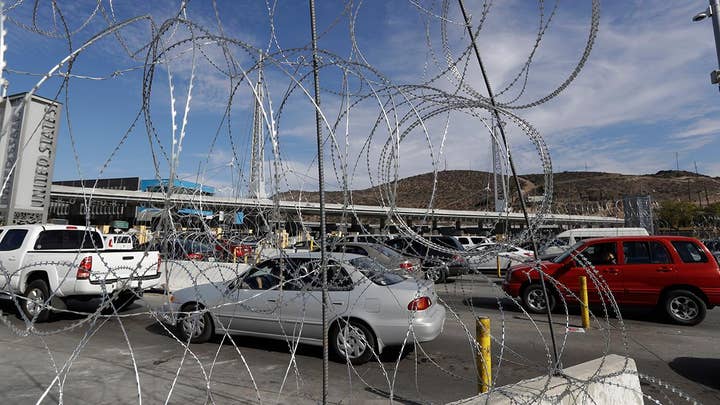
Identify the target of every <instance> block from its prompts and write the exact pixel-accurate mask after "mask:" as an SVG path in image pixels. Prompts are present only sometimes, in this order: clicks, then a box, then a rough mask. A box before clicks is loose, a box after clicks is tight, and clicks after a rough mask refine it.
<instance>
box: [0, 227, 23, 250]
mask: <svg viewBox="0 0 720 405" xmlns="http://www.w3.org/2000/svg"><path fill="white" fill-rule="evenodd" d="M27 232H28V231H27V229H10V230H9V231H7V233H6V234H5V237H4V238H3V239H2V242H0V251H8V250H15V249H18V248H20V246H22V243H23V241H24V240H25V235H27Z"/></svg>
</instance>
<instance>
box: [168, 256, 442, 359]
mask: <svg viewBox="0 0 720 405" xmlns="http://www.w3.org/2000/svg"><path fill="white" fill-rule="evenodd" d="M326 257H327V260H328V267H327V272H328V280H329V281H328V284H329V286H330V288H329V290H330V291H329V298H330V301H331V302H332V305H331V311H329V314H328V316H329V319H328V323H329V325H330V329H329V342H330V350H331V353H332V354H333V355H334V357H335V358H336V359H338V360H344V361H349V362H350V363H352V364H361V363H364V362H367V361H368V360H370V359H371V358H373V357H374V356H377V355H379V354H380V353H382V351H383V350H384V349H385V348H386V347H388V346H395V345H401V344H402V343H403V342H405V340H406V337H407V336H408V331H411V332H410V336H414V337H415V338H416V339H417V340H418V341H419V342H427V341H430V340H433V339H435V338H436V337H437V336H438V335H439V334H440V333H441V331H442V329H443V324H444V322H445V307H443V306H442V305H440V304H439V303H438V298H437V295H436V293H435V290H434V288H433V284H432V283H431V282H428V281H425V280H420V281H418V280H416V279H408V278H406V277H401V276H399V275H397V274H394V273H391V272H388V271H387V269H385V268H384V267H382V266H381V265H379V264H378V263H377V262H375V261H374V260H372V259H370V258H368V257H364V256H359V255H352V254H338V253H328V254H327V256H326ZM321 274H322V273H321V272H320V254H319V253H300V254H290V255H283V256H280V257H275V258H272V259H269V260H266V261H263V262H261V263H259V264H257V265H255V266H253V267H252V268H250V269H249V270H248V272H246V273H245V274H244V275H243V276H241V277H238V278H237V279H235V280H231V281H228V282H226V283H222V284H202V285H197V286H193V287H189V288H185V289H182V290H178V291H176V292H174V293H173V294H172V296H171V298H170V300H171V302H172V304H170V305H169V306H170V308H169V309H170V310H171V311H172V313H176V314H179V315H178V317H177V322H176V327H177V330H178V333H179V335H180V338H181V339H182V340H185V341H189V342H191V343H202V342H205V341H207V340H208V339H209V338H210V337H211V336H212V335H213V334H215V333H222V332H224V331H227V332H229V333H233V334H241V335H250V336H257V337H263V338H272V339H281V340H286V339H299V341H300V342H301V343H307V344H311V345H321V344H322V334H323V328H322V323H321V311H322V306H321V302H322V297H321V294H322V290H321V288H320V286H321V285H322V283H321ZM359 303H362V304H359ZM288 334H290V335H289V336H288ZM293 334H296V335H293Z"/></svg>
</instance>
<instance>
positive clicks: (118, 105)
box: [5, 0, 720, 194]
mask: <svg viewBox="0 0 720 405" xmlns="http://www.w3.org/2000/svg"><path fill="white" fill-rule="evenodd" d="M26 3H27V2H26ZM216 4H217V7H216V8H217V14H216V12H215V9H214V7H213V4H212V3H211V2H209V1H198V0H195V1H190V2H189V5H188V7H187V9H186V11H185V13H184V14H182V15H181V16H182V17H183V18H186V19H187V20H190V21H192V22H193V23H194V24H195V25H193V28H192V29H189V28H188V26H187V25H185V24H182V23H177V22H176V23H174V24H172V25H170V26H169V29H168V30H166V31H164V32H163V35H161V36H160V37H159V38H160V40H159V41H157V42H156V44H157V45H158V48H157V49H160V50H162V49H164V48H165V47H168V46H170V45H171V44H174V45H173V46H172V47H171V48H170V49H169V50H167V52H164V53H163V54H162V55H163V57H162V58H161V59H158V60H157V62H158V63H157V64H155V65H149V64H146V58H147V57H148V55H150V53H149V52H148V50H149V49H150V48H148V47H147V45H148V44H150V43H151V42H152V40H153V37H152V35H153V32H154V31H153V30H157V29H158V28H160V27H162V26H163V24H164V23H165V22H167V21H168V20H169V19H171V18H173V17H175V16H177V15H178V12H179V9H180V2H178V1H169V0H163V1H152V2H149V1H123V2H117V1H114V2H109V1H102V2H101V3H100V8H98V7H97V5H98V3H97V2H94V1H73V2H67V4H65V3H63V4H61V5H60V9H56V10H53V9H52V8H51V6H50V4H49V3H48V4H43V5H41V6H40V8H39V9H38V12H37V15H35V16H33V4H32V3H27V4H25V3H23V4H20V5H18V6H17V7H15V8H12V9H10V10H9V11H8V13H7V15H8V17H9V20H8V21H7V22H6V29H7V30H8V36H7V42H8V51H7V53H6V60H7V69H8V72H6V74H5V77H6V78H7V79H8V80H9V83H10V85H9V86H10V87H9V92H10V93H11V94H13V93H19V92H23V91H27V90H29V89H30V88H32V87H33V86H34V84H35V83H37V82H38V81H39V79H40V77H39V76H38V75H42V74H44V73H46V72H48V71H49V70H50V69H51V68H52V67H53V66H54V65H55V64H57V63H59V61H61V60H62V59H63V58H64V57H65V56H67V55H68V54H69V53H70V52H71V51H72V50H75V49H78V48H79V47H80V46H82V45H83V44H84V43H85V42H86V41H87V40H88V39H89V38H92V37H93V36H95V35H96V34H98V33H100V32H102V31H103V30H106V29H107V28H108V27H111V26H113V25H114V24H117V23H118V22H121V21H125V20H128V19H130V18H132V17H136V16H141V15H147V16H148V18H146V19H142V20H139V21H137V22H134V23H132V24H129V25H127V26H125V27H123V28H122V29H119V30H117V31H114V32H113V33H112V34H111V35H106V36H104V37H102V38H101V39H100V40H98V41H97V42H95V43H93V44H92V45H91V46H89V47H88V48H87V49H86V50H85V51H83V52H81V53H79V54H78V57H77V59H76V60H75V63H74V66H73V70H72V74H73V75H76V76H73V77H72V78H71V79H70V81H69V85H68V86H67V87H62V86H61V84H62V80H61V78H60V77H54V78H52V79H50V80H49V81H47V82H46V83H45V84H44V85H43V86H42V87H41V88H40V89H39V90H38V94H39V95H41V96H44V97H49V98H58V100H59V101H60V102H62V103H63V104H64V112H65V113H66V117H65V120H64V121H63V122H62V124H61V133H60V140H59V146H58V155H57V160H56V169H55V179H57V180H61V179H76V178H80V177H82V178H96V177H121V176H140V177H143V178H153V177H157V176H159V177H167V176H168V174H169V167H170V165H171V162H170V158H169V155H170V152H169V151H170V150H171V149H172V141H173V136H172V125H171V106H170V105H171V103H170V99H171V97H170V91H169V79H168V74H170V75H171V77H172V82H173V86H174V87H173V89H174V96H175V100H176V110H177V116H176V123H177V125H178V127H181V125H182V118H183V113H184V110H185V101H186V95H187V90H188V84H189V82H190V78H191V74H192V73H193V72H194V76H193V89H192V98H191V101H190V104H189V105H190V109H189V114H188V120H187V122H188V124H187V127H186V131H185V133H186V135H185V137H184V139H183V140H182V151H181V153H179V155H178V159H179V160H178V163H177V169H176V172H177V175H178V176H179V177H181V178H183V179H186V180H199V181H201V182H203V183H205V184H208V185H213V186H216V187H218V188H219V189H220V190H222V192H223V193H225V194H231V193H235V194H243V193H245V192H246V188H247V185H246V183H247V175H248V169H247V163H248V160H249V139H250V131H251V110H250V106H251V105H252V100H253V96H252V93H251V91H250V87H249V86H248V85H247V80H244V81H242V82H241V83H240V84H239V85H238V87H237V90H236V92H235V93H234V94H233V97H232V98H231V97H230V94H231V92H230V89H231V88H232V87H231V86H232V85H233V84H237V83H238V81H239V79H240V78H243V71H248V70H249V69H251V68H252V67H253V65H254V63H255V60H256V56H257V49H263V50H265V51H267V52H268V53H269V54H271V57H272V60H271V61H268V62H267V63H266V67H265V77H266V80H265V83H266V86H267V88H266V89H267V95H266V97H265V104H264V108H265V113H266V116H265V117H266V127H267V129H268V130H270V129H272V130H273V131H275V133H276V134H277V139H278V142H279V149H278V151H279V157H280V159H274V158H273V153H272V148H271V142H270V141H268V142H267V150H266V163H265V167H266V170H267V171H268V192H272V189H274V188H275V187H277V188H279V189H287V188H297V187H301V188H304V189H314V188H316V186H315V184H314V182H315V181H316V180H315V179H316V178H317V171H316V169H315V168H314V166H313V165H314V159H315V151H316V149H315V148H316V146H315V132H314V128H315V124H314V110H313V106H312V103H311V101H310V98H309V96H308V94H307V93H304V92H303V88H304V89H305V90H307V91H308V92H311V91H312V81H311V80H312V79H311V77H310V76H308V73H309V70H308V68H307V65H306V64H305V63H302V62H303V61H307V60H308V58H309V57H310V53H309V51H308V49H307V46H308V44H309V39H310V36H309V35H310V31H309V26H308V24H309V22H308V21H309V20H308V11H307V4H306V2H304V1H287V0H286V1H278V2H277V3H273V2H270V1H269V0H268V2H264V1H252V2H244V1H242V2H241V1H229V0H228V1H218V2H217V3H216ZM317 4H318V28H319V32H320V33H321V37H320V40H319V47H320V48H321V49H322V50H323V51H324V53H323V62H327V66H326V67H324V68H323V69H322V70H321V72H320V81H321V86H322V87H323V93H322V110H323V113H324V115H325V117H326V119H327V120H328V122H329V123H330V126H331V127H332V129H333V131H330V130H329V129H328V128H325V131H324V133H325V134H326V135H327V134H329V133H332V134H333V136H334V145H335V146H331V145H333V142H329V143H328V144H327V145H326V148H325V150H326V154H327V155H328V156H327V160H326V170H327V171H326V173H327V177H328V184H329V186H330V187H331V188H337V187H339V184H341V182H342V175H341V174H342V173H347V179H348V180H347V181H348V182H349V187H352V188H359V187H366V186H368V185H370V184H374V183H377V182H378V181H381V180H383V179H387V178H388V177H387V176H388V174H387V173H388V172H386V170H390V173H391V175H392V173H394V172H395V170H396V169H397V173H398V175H400V176H407V175H412V174H419V173H423V172H427V171H431V170H433V168H434V167H435V168H440V169H442V168H446V167H447V168H448V169H468V168H471V169H475V170H486V171H487V170H490V169H491V163H490V152H489V145H490V144H489V139H490V138H489V134H488V131H487V129H486V128H485V125H484V124H483V122H482V120H481V119H483V118H487V117H489V114H487V112H486V111H484V110H482V109H474V110H473V109H470V108H454V109H451V110H450V112H448V113H442V114H437V115H434V116H432V117H427V118H426V119H423V120H420V121H418V120H414V119H411V120H410V121H409V122H405V121H400V124H398V120H401V117H402V116H403V114H407V113H410V117H412V116H413V108H415V112H416V113H417V114H419V115H422V112H424V111H431V110H434V109H439V108H441V107H442V106H443V105H444V104H443V103H446V104H447V103H448V102H449V101H448V100H451V99H452V100H457V99H455V98H447V97H444V98H443V99H442V100H440V99H438V98H437V97H429V96H432V95H435V96H436V95H439V94H446V93H443V92H447V93H453V92H455V90H456V87H454V81H453V79H452V78H451V77H450V76H451V75H450V74H448V73H447V72H446V69H447V63H446V61H445V56H446V55H445V54H444V52H445V51H444V49H443V33H442V24H441V22H442V21H446V22H447V24H446V28H447V30H446V32H447V36H446V37H447V42H446V43H447V51H448V52H450V55H451V56H452V57H451V59H452V60H455V59H456V58H458V57H459V55H460V54H461V53H462V52H463V51H464V50H465V49H466V47H467V45H468V36H467V35H466V33H465V32H464V28H463V27H462V26H461V25H460V24H459V22H460V18H461V15H460V13H459V9H458V7H457V4H456V3H455V2H454V1H450V2H449V3H448V4H449V8H448V9H447V14H446V15H444V16H443V9H442V7H441V5H442V2H435V1H421V0H412V1H389V2H385V1H380V0H366V1H364V2H358V1H354V2H352V3H347V2H341V1H323V0H319V1H318V2H317ZM467 4H468V6H470V7H471V14H472V15H473V16H475V17H474V20H473V21H474V23H477V21H478V20H479V19H480V16H481V8H480V7H481V3H480V2H471V1H467ZM539 4H543V5H544V9H543V10H542V15H543V18H544V21H545V22H546V21H547V18H548V17H549V16H550V14H551V11H552V10H553V8H554V6H555V2H553V1H546V2H543V3H537V2H532V1H522V0H517V1H498V2H493V6H492V8H491V9H490V10H489V12H488V14H487V17H486V20H485V21H484V23H483V27H482V30H481V31H480V36H479V39H478V43H479V47H480V52H481V54H482V57H483V60H484V62H485V64H486V67H487V71H488V74H489V78H490V81H491V83H492V86H493V88H494V89H495V90H496V91H499V89H503V88H505V87H506V86H507V85H508V84H510V83H511V82H512V80H513V78H514V77H515V76H516V75H517V74H518V72H520V71H521V69H522V67H523V65H524V64H525V61H526V60H527V58H528V56H529V55H530V53H531V50H532V47H533V44H534V42H535V39H536V33H537V31H538V24H539V21H540V15H541V10H540V9H539ZM590 5H591V2H590V1H565V2H560V3H559V4H558V6H557V9H556V11H555V13H554V15H553V16H552V17H553V18H552V21H551V23H550V24H549V26H548V28H547V30H546V31H545V33H544V35H543V37H542V40H541V42H540V46H539V47H538V49H537V51H536V52H535V54H534V57H533V60H532V63H531V65H530V70H529V75H528V76H527V85H526V86H525V88H524V90H523V92H522V93H521V95H520V98H519V99H518V100H517V101H514V104H515V105H520V104H523V103H526V102H530V101H533V100H535V99H537V98H538V97H542V96H544V95H546V94H547V93H549V92H551V91H552V90H553V89H554V88H556V87H557V86H558V85H559V84H560V83H562V82H563V81H564V80H565V79H566V78H567V76H568V75H569V74H570V72H571V71H572V69H573V68H574V66H575V64H576V63H577V61H578V59H579V58H580V55H581V54H582V51H583V49H584V46H585V43H586V41H587V37H588V32H589V30H590V10H591V7H590ZM706 6H707V2H705V1H700V0H698V1H688V2H667V1H634V2H631V1H604V2H602V8H601V19H600V29H599V34H598V37H597V40H596V41H595V44H594V47H593V51H592V53H591V55H590V58H589V60H588V62H587V63H586V65H585V67H584V68H583V70H582V71H581V72H580V74H579V76H578V77H577V78H576V79H575V80H574V81H573V82H572V83H571V84H570V86H569V87H568V88H567V89H566V90H565V91H563V92H562V93H560V94H559V96H558V97H556V98H554V99H552V100H550V101H548V102H546V103H544V104H541V105H539V106H536V107H533V108H529V109H518V110H513V112H514V113H515V114H517V115H518V116H519V117H521V118H522V119H523V120H525V121H527V122H528V123H530V124H531V125H532V126H533V127H534V128H536V129H537V130H538V131H539V133H540V134H541V135H542V137H543V139H544V141H545V143H546V144H547V145H548V148H549V150H550V156H551V159H552V164H553V169H554V170H555V171H564V170H585V168H586V167H587V168H588V170H593V171H608V172H619V173H627V174H637V173H654V172H656V171H658V170H666V169H672V168H674V167H675V153H676V152H677V154H678V157H679V164H680V168H681V169H686V170H694V165H695V164H697V167H698V169H699V171H700V172H702V173H705V174H709V175H713V176H718V175H720V162H718V160H717V157H716V156H717V152H718V151H720V139H719V138H718V136H717V133H718V131H720V118H717V112H718V106H719V105H720V104H719V103H718V102H719V101H720V92H719V91H718V89H717V87H716V86H712V85H711V84H710V82H709V72H710V71H711V70H712V69H714V68H715V67H716V65H717V60H716V57H715V48H714V42H713V36H712V24H711V23H710V21H708V20H706V21H703V22H700V23H693V22H691V17H692V16H693V15H694V14H695V13H697V12H699V11H701V10H704V8H705V7H706ZM271 14H272V17H273V18H272V19H271V18H270V15H271ZM61 17H62V18H61ZM217 17H219V22H220V23H219V22H218V18H217ZM63 19H64V21H65V23H66V24H67V27H68V31H70V32H71V33H72V35H71V36H70V41H68V39H67V36H66V35H65V34H64V33H63V28H62V27H63ZM271 21H272V23H271ZM351 21H352V24H351ZM153 26H154V27H155V28H152V27H153ZM351 27H352V28H353V29H352V30H351ZM203 30H205V31H206V32H208V33H210V34H211V35H213V37H212V38H208V37H205V38H196V39H195V40H191V38H192V36H193V35H195V36H202V35H203ZM155 32H157V31H155ZM221 32H222V33H223V34H222V35H221ZM272 33H274V37H273V36H272V35H271V34H272ZM217 36H223V37H225V38H228V39H230V40H232V41H229V42H227V43H226V44H227V47H226V49H225V50H223V48H222V47H221V46H219V43H218V41H217V40H216V39H217ZM353 38H354V39H355V41H356V45H357V47H356V48H355V47H353V41H352V39H353ZM156 39H157V38H156ZM246 46H248V47H251V48H250V49H247V48H246ZM125 49H127V50H130V53H128V52H126V50H125ZM226 52H227V54H226ZM227 55H230V56H231V58H228V57H227ZM193 60H195V69H194V70H193V68H192V66H193ZM460 60H461V62H460V64H459V65H458V69H459V70H460V71H463V69H464V67H465V65H466V60H467V58H465V59H462V58H461V59H460ZM229 61H231V62H229ZM364 65H367V66H364ZM150 66H153V67H154V76H153V77H152V82H151V83H152V86H151V87H150V88H151V92H150V95H149V98H148V105H149V107H150V108H149V113H148V115H147V116H148V117H149V118H150V121H148V120H146V119H145V114H141V113H143V110H142V107H143V84H144V83H146V84H147V83H150V82H147V81H146V82H143V74H144V72H146V71H147V70H146V69H147V68H148V67H150ZM61 71H63V72H65V71H66V67H65V68H63V69H61ZM113 72H121V73H116V74H115V75H112V73H113ZM232 72H235V73H234V79H232V80H231V78H230V77H229V75H231V74H232ZM344 73H345V74H346V75H345V76H344V75H343V74H344ZM443 73H444V74H443ZM438 74H441V76H440V79H438V80H435V81H432V82H430V83H426V82H427V81H428V79H429V78H432V77H435V76H437V75H438ZM111 75H112V76H111ZM109 76H111V77H109ZM256 76H257V75H256V73H254V72H251V73H250V74H249V78H250V79H252V80H255V78H256ZM88 77H90V78H88ZM108 77H109V78H108ZM344 77H345V78H347V81H346V83H345V82H344V81H343V78H344ZM91 78H95V79H99V78H104V79H103V80H95V79H91ZM463 80H464V81H465V84H466V85H467V86H468V88H470V89H471V90H476V91H478V92H480V93H481V94H485V90H484V87H483V84H482V77H481V75H480V73H479V70H478V69H477V66H476V63H475V61H474V59H470V60H469V62H468V63H467V70H466V73H465V76H464V79H463ZM298 83H299V84H301V85H302V86H301V87H302V88H299V87H297V86H295V85H297V84H298ZM523 83H524V80H522V79H521V80H520V81H518V82H517V83H516V85H515V86H514V87H512V88H511V89H510V90H508V91H507V92H506V93H504V94H503V95H501V96H500V97H499V100H500V101H501V102H508V101H510V100H512V99H514V98H515V97H516V95H518V94H519V92H520V89H521V87H522V86H521V85H522V84H523ZM345 84H346V85H347V87H343V86H344V85H345ZM420 84H426V85H427V86H429V88H427V89H425V90H420V89H419V88H417V87H415V88H412V87H397V86H407V85H410V86H412V85H420ZM345 88H346V89H349V92H350V93H351V94H350V95H349V96H347V97H343V96H342V94H343V93H344V91H343V89H345ZM398 88H401V89H403V90H402V91H400V92H398V90H397V89H398ZM288 89H290V90H291V92H290V93H289V96H287V97H285V94H286V93H287V92H288ZM362 95H368V96H369V97H367V98H361V96H362ZM420 95H423V96H427V99H428V100H429V101H421V99H420V98H413V99H412V103H411V105H412V108H410V107H409V105H408V104H407V103H404V101H405V100H406V99H407V98H410V97H412V96H420ZM455 96H460V97H462V98H463V99H464V100H470V101H472V96H471V91H470V92H468V91H467V89H465V90H461V91H459V92H455ZM229 100H231V101H232V102H231V103H229ZM347 101H349V102H351V103H353V105H352V108H351V109H345V107H346V104H344V102H347ZM393 104H394V105H396V106H397V108H396V109H395V110H393V109H392V105H393ZM470 104H472V103H470ZM473 105H474V104H473ZM228 106H229V107H228ZM468 107H469V106H468ZM475 107H477V105H475ZM226 110H229V120H228V115H226V114H225V112H226ZM341 112H344V114H341ZM395 112H397V114H398V115H397V116H396V115H395V114H394V113H395ZM138 114H141V116H140V119H139V120H138V121H137V122H135V124H134V120H135V118H136V116H137V115H138ZM473 114H474V115H476V116H473ZM378 120H379V121H378ZM376 121H378V122H379V124H380V125H379V126H378V127H377V128H376V129H375V131H374V132H373V127H374V125H375V123H376ZM413 121H416V122H415V124H417V125H416V126H415V127H412V126H411V125H410V123H412V122H413ZM228 122H229V123H228ZM150 123H151V125H150ZM507 129H508V134H509V137H510V144H511V152H512V154H513V156H514V158H515V162H516V165H517V166H518V169H519V171H520V172H521V173H538V172H541V170H542V168H541V166H540V161H539V159H538V157H537V151H536V150H535V148H534V146H533V144H532V143H531V142H530V141H529V140H528V139H527V136H526V135H525V134H524V133H523V132H522V131H521V130H520V129H519V128H518V127H517V126H514V125H512V124H509V125H508V127H507ZM405 130H408V131H407V136H406V137H404V138H403V140H402V142H400V146H399V153H398V156H397V157H396V159H391V160H389V161H388V160H383V159H384V157H385V155H383V150H384V145H386V142H388V141H389V142H390V145H392V144H393V143H394V142H395V141H396V136H397V134H399V133H402V132H403V131H405ZM370 134H372V138H369V135H370ZM177 138H179V129H178V131H177V132H176V139H177ZM176 145H177V144H176ZM368 145H369V146H368ZM385 150H386V151H387V149H385ZM106 162H107V164H106ZM154 162H157V165H158V166H157V168H158V170H157V171H156V168H155V164H154ZM386 164H387V165H388V166H385V165H386ZM276 168H277V169H278V176H275V173H274V170H275V169H276ZM273 179H277V180H278V184H277V185H272V183H273Z"/></svg>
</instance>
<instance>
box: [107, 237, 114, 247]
mask: <svg viewBox="0 0 720 405" xmlns="http://www.w3.org/2000/svg"><path fill="white" fill-rule="evenodd" d="M112 241H113V240H112V238H110V239H108V247H109V248H111V247H112V245H113V242H112Z"/></svg>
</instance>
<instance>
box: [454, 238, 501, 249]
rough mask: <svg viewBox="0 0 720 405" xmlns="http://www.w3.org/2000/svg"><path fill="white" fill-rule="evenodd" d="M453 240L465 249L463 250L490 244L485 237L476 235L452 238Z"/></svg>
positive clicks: (488, 239)
mask: <svg viewBox="0 0 720 405" xmlns="http://www.w3.org/2000/svg"><path fill="white" fill-rule="evenodd" d="M453 238H455V239H457V241H458V242H460V244H461V245H462V246H463V248H465V250H470V249H472V248H474V247H475V246H478V245H482V244H485V243H492V241H491V240H490V238H488V237H485V236H476V235H463V236H453Z"/></svg>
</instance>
